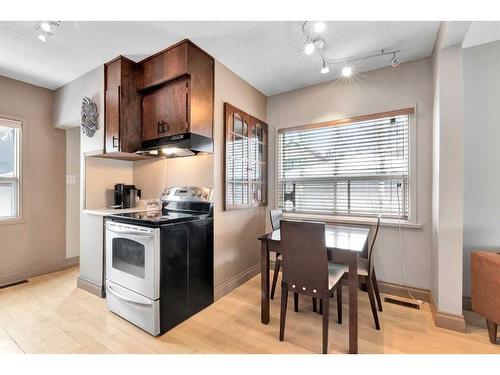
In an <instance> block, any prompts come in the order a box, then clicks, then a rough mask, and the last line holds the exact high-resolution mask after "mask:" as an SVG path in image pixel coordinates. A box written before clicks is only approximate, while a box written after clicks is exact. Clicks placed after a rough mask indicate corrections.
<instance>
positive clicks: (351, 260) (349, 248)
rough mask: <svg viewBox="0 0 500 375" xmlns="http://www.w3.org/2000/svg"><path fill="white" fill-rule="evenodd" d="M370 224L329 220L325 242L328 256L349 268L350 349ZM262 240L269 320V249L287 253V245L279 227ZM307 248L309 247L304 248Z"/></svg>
mask: <svg viewBox="0 0 500 375" xmlns="http://www.w3.org/2000/svg"><path fill="white" fill-rule="evenodd" d="M370 230H371V226H369V225H347V224H337V223H335V224H326V225H325V244H326V249H327V252H328V260H329V261H332V262H335V263H340V264H345V265H347V267H348V270H349V276H348V286H349V353H350V354H357V353H358V258H359V257H360V255H361V254H365V253H366V252H367V248H368V237H369V235H370ZM258 239H259V241H260V242H261V272H260V278H261V323H262V324H268V323H269V316H270V301H269V296H270V295H269V261H270V253H271V252H274V253H280V254H282V256H283V257H286V248H284V247H283V246H281V234H280V230H279V229H277V230H275V231H272V232H269V233H266V234H264V235H262V236H260V237H259V238H258ZM304 251H307V249H304Z"/></svg>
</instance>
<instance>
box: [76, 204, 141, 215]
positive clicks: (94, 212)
mask: <svg viewBox="0 0 500 375" xmlns="http://www.w3.org/2000/svg"><path fill="white" fill-rule="evenodd" d="M141 211H146V208H145V207H143V206H139V207H134V208H97V209H90V210H83V211H82V212H83V213H84V214H88V215H95V216H108V215H113V214H126V213H130V212H141Z"/></svg>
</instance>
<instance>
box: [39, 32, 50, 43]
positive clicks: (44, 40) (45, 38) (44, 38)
mask: <svg viewBox="0 0 500 375" xmlns="http://www.w3.org/2000/svg"><path fill="white" fill-rule="evenodd" d="M50 36H52V34H51V33H48V32H44V33H41V34H40V35H38V39H40V40H41V41H42V42H44V43H45V42H46V41H47V38H48V37H50Z"/></svg>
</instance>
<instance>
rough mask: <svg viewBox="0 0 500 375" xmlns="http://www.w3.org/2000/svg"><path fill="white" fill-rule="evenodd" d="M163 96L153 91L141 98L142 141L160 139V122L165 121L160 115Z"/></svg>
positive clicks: (163, 115) (162, 115)
mask: <svg viewBox="0 0 500 375" xmlns="http://www.w3.org/2000/svg"><path fill="white" fill-rule="evenodd" d="M162 101H164V96H163V95H162V92H161V91H155V92H153V93H150V94H148V95H146V96H143V98H142V140H143V141H146V140H149V139H155V138H160V137H162V124H161V121H162V120H163V121H164V120H165V117H166V116H165V114H164V113H162Z"/></svg>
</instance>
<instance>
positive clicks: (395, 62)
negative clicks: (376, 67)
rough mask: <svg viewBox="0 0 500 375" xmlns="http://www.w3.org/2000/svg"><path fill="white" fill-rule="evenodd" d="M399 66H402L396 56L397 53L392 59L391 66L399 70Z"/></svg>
mask: <svg viewBox="0 0 500 375" xmlns="http://www.w3.org/2000/svg"><path fill="white" fill-rule="evenodd" d="M399 64H401V61H400V60H399V58H398V57H397V56H396V53H394V55H392V59H391V66H392V67H393V68H397V67H398V66H399Z"/></svg>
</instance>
